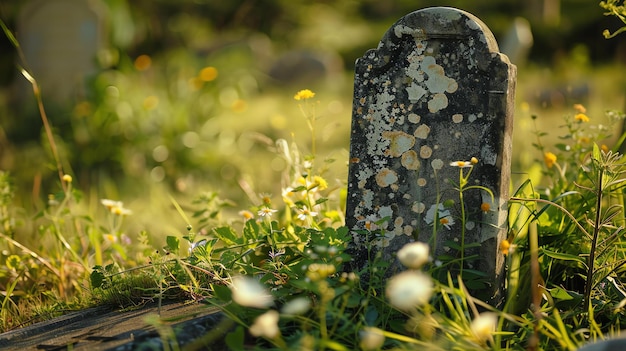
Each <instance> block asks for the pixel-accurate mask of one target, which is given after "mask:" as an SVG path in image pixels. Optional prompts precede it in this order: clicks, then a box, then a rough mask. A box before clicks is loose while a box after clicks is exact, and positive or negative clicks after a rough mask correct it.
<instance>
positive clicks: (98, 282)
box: [89, 266, 105, 289]
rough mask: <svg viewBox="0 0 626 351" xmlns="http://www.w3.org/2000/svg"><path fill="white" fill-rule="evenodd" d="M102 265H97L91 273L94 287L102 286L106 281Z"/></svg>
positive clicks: (90, 279) (90, 278) (90, 277)
mask: <svg viewBox="0 0 626 351" xmlns="http://www.w3.org/2000/svg"><path fill="white" fill-rule="evenodd" d="M101 269H102V267H100V266H95V267H94V270H93V272H91V274H90V275H89V281H90V282H91V287H92V288H94V289H95V288H99V287H101V286H102V283H103V282H104V278H105V277H104V273H102V271H101Z"/></svg>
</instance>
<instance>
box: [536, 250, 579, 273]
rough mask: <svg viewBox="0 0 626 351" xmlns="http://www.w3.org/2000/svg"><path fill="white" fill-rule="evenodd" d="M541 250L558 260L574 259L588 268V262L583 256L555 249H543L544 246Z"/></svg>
mask: <svg viewBox="0 0 626 351" xmlns="http://www.w3.org/2000/svg"><path fill="white" fill-rule="evenodd" d="M541 252H542V253H543V254H544V255H546V256H548V257H551V258H554V259H557V260H562V261H574V262H576V263H578V264H579V265H580V266H581V267H584V268H585V269H587V263H586V262H585V260H584V259H583V258H582V257H579V256H576V255H570V254H567V253H563V252H554V251H551V250H548V249H543V248H542V249H541Z"/></svg>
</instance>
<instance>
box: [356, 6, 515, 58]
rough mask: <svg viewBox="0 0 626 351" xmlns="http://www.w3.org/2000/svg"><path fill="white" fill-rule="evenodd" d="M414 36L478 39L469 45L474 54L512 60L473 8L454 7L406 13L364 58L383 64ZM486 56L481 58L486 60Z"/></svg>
mask: <svg viewBox="0 0 626 351" xmlns="http://www.w3.org/2000/svg"><path fill="white" fill-rule="evenodd" d="M410 39H413V40H415V41H423V40H433V39H434V40H464V41H467V42H468V43H469V42H473V43H478V45H475V46H473V47H467V52H468V54H469V53H470V52H471V54H472V55H474V56H481V55H486V56H487V57H489V56H498V57H499V59H500V60H503V61H505V62H507V63H508V62H509V60H508V58H507V57H506V56H504V55H502V57H500V55H501V54H500V52H499V48H498V43H497V41H496V38H495V36H494V35H493V33H492V32H491V30H489V28H488V27H487V25H485V23H484V22H483V21H481V20H480V19H479V18H478V17H476V16H474V15H472V14H471V13H469V12H466V11H463V10H459V9H456V8H452V7H430V8H426V9H422V10H417V11H414V12H411V13H409V14H407V15H405V16H404V17H402V18H400V19H399V20H398V21H397V22H396V23H394V24H393V25H392V26H391V27H390V28H389V30H387V32H386V33H385V34H384V35H383V37H382V39H381V41H380V43H379V45H378V48H377V49H375V50H370V51H369V52H368V53H367V54H366V55H365V56H364V59H367V58H372V59H373V60H372V61H371V62H370V63H371V64H373V65H374V66H375V67H377V68H382V67H384V66H385V65H387V64H388V63H389V62H390V60H389V59H390V57H389V55H388V53H389V52H393V51H395V50H397V49H398V48H399V47H400V46H402V45H403V42H405V41H406V40H410ZM381 49H384V53H382V55H380V57H376V56H378V55H376V53H377V52H379V51H380V50H381ZM487 57H485V59H486V58H487ZM485 59H483V60H481V61H480V62H484V61H486V60H485ZM481 68H483V69H487V67H481Z"/></svg>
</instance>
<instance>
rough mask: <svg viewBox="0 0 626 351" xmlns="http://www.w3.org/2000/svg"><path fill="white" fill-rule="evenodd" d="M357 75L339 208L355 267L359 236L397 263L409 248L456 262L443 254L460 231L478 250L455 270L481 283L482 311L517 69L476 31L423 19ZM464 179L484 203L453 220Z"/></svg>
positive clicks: (495, 273) (437, 16) (479, 25)
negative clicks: (422, 247) (482, 276)
mask: <svg viewBox="0 0 626 351" xmlns="http://www.w3.org/2000/svg"><path fill="white" fill-rule="evenodd" d="M355 70H356V72H355V79H354V101H353V110H352V132H351V138H350V160H349V179H348V198H347V208H346V224H347V226H348V227H349V228H351V230H352V234H353V237H354V242H353V243H352V248H351V249H352V254H353V265H354V266H357V267H362V266H363V265H364V264H366V262H365V260H366V259H367V249H366V246H365V243H366V237H368V236H369V234H368V232H375V231H376V230H379V236H378V237H377V238H376V239H374V240H373V244H374V245H375V247H377V248H378V249H379V250H382V253H383V257H385V258H386V259H393V260H395V256H394V255H395V253H396V252H397V251H398V250H399V249H400V248H402V246H404V245H405V244H406V243H408V242H411V241H415V240H419V241H422V242H427V243H430V245H431V254H432V256H433V257H434V258H435V259H436V258H437V257H440V256H441V255H444V254H446V255H451V256H454V255H456V256H457V257H458V256H459V255H460V253H459V252H458V250H455V249H453V248H451V245H450V243H456V244H457V245H460V244H461V243H460V241H461V237H462V233H463V231H464V232H465V234H464V235H465V245H466V246H467V245H470V244H477V245H476V246H477V247H474V248H472V249H471V250H467V253H465V256H466V257H467V256H470V255H472V254H473V255H478V257H479V258H478V259H476V260H471V261H470V260H467V261H466V263H465V269H475V270H480V271H482V272H484V273H486V274H487V276H488V281H489V282H490V288H489V289H488V290H489V291H487V292H486V293H487V294H489V296H487V299H488V300H489V301H490V302H492V303H498V302H499V299H500V288H501V286H502V285H503V282H504V278H505V276H504V257H503V255H502V254H500V253H499V250H498V248H499V245H500V243H501V241H502V240H504V239H505V236H506V228H507V223H506V221H507V203H506V202H507V199H508V188H509V178H510V157H511V129H512V122H513V107H514V105H513V103H514V90H515V76H516V67H515V66H514V65H512V64H511V63H510V62H509V60H508V58H507V57H506V56H505V55H503V54H501V53H499V50H498V45H497V43H496V40H495V38H494V36H493V34H492V33H491V31H490V30H489V29H488V28H487V26H486V25H485V24H484V23H483V22H482V21H481V20H480V19H478V18H477V17H475V16H473V15H472V14H470V13H467V12H464V11H461V10H458V9H454V8H447V7H433V8H427V9H423V10H419V11H415V12H413V13H410V14H408V15H406V16H404V17H402V18H401V19H400V20H399V21H397V22H396V23H395V24H394V25H393V26H392V27H391V28H390V29H389V30H388V31H387V32H386V33H385V34H384V36H383V38H382V40H381V41H380V43H379V45H378V48H376V49H373V50H369V51H368V52H366V53H365V55H364V56H363V57H362V58H360V59H358V60H357V62H356V68H355ZM472 158H475V159H474V161H476V160H477V163H475V164H472V163H470V162H469V161H470V160H472ZM455 161H468V163H467V164H466V165H472V168H459V167H457V166H452V165H451V163H453V162H455ZM457 165H458V164H457ZM470 169H471V171H472V173H471V175H470V176H469V178H468V183H467V185H466V187H467V186H482V187H485V188H488V189H490V191H491V192H492V194H493V195H494V199H493V201H492V198H491V195H490V193H489V192H488V191H481V190H479V189H470V190H466V191H464V193H463V197H464V199H463V205H464V208H462V206H461V201H460V200H459V191H458V190H455V188H456V187H457V186H458V184H459V180H460V178H459V176H460V171H462V172H463V174H467V172H468V171H469V170H470ZM455 184H456V185H455ZM483 204H489V205H490V209H489V210H487V211H483V210H485V209H486V207H485V205H483ZM481 206H482V208H481ZM463 211H464V212H465V215H466V218H467V219H466V221H465V225H464V227H465V228H464V229H462V228H461V227H462V223H463V221H462V219H461V213H462V212H463ZM452 246H453V245H452ZM433 249H434V252H432V251H433ZM396 268H397V262H396Z"/></svg>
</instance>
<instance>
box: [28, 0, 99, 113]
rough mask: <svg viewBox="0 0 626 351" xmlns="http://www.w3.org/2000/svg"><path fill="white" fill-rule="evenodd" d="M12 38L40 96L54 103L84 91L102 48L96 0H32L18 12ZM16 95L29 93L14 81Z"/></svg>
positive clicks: (29, 89) (29, 94)
mask: <svg viewBox="0 0 626 351" xmlns="http://www.w3.org/2000/svg"><path fill="white" fill-rule="evenodd" d="M17 38H18V40H19V42H20V45H21V47H22V50H23V52H24V56H25V58H26V62H27V64H28V66H29V67H30V69H31V70H32V74H33V75H34V77H35V78H36V79H37V81H38V83H39V85H40V87H41V90H42V94H43V95H44V96H45V98H46V99H50V100H52V101H54V102H56V103H67V102H68V101H69V102H71V100H70V99H71V98H72V97H75V96H76V95H77V94H78V95H80V94H84V91H82V90H84V79H85V78H86V76H87V75H89V74H92V73H95V72H96V70H97V55H98V52H99V50H101V49H102V48H103V47H104V9H103V5H102V3H101V2H100V1H98V0H90V1H85V0H34V1H30V2H28V3H26V5H25V6H24V7H23V8H22V9H21V10H20V14H19V16H18V26H17ZM18 94H19V95H18V97H19V98H20V99H21V100H23V99H25V98H31V97H32V88H31V87H30V84H29V83H28V82H27V81H26V80H25V79H22V80H20V86H19V92H18Z"/></svg>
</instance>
